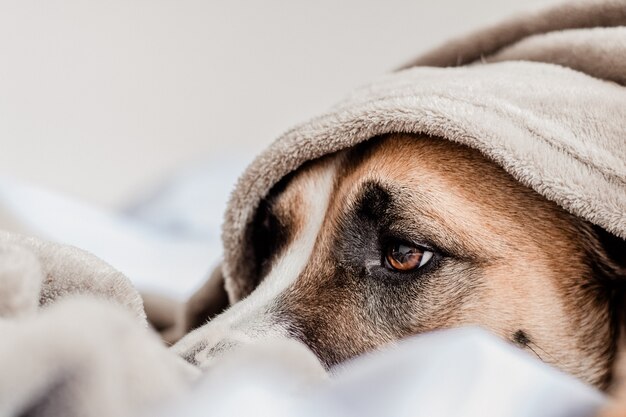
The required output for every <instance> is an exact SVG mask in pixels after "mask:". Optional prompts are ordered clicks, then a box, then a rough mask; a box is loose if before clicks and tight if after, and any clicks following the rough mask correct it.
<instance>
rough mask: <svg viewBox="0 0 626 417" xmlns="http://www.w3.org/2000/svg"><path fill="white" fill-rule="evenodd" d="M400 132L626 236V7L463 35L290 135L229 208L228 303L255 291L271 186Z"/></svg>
mask: <svg viewBox="0 0 626 417" xmlns="http://www.w3.org/2000/svg"><path fill="white" fill-rule="evenodd" d="M400 132H401V133H415V134H422V135H423V134H426V135H430V136H433V137H438V138H442V139H446V140H450V141H454V142H458V143H461V144H463V145H466V146H470V147H472V148H476V149H478V150H479V151H481V152H482V153H483V154H484V155H485V156H487V157H488V158H490V159H491V160H493V161H494V162H495V163H497V164H498V165H500V166H501V167H502V168H504V169H505V170H506V171H507V172H508V173H509V174H511V175H512V176H513V177H514V178H515V179H517V180H518V181H520V182H521V183H523V184H524V185H526V186H528V187H531V188H532V189H534V190H535V191H536V192H538V193H539V194H541V195H543V196H544V197H546V198H547V199H549V200H552V201H554V202H556V203H558V204H559V205H560V206H562V207H563V208H565V209H566V210H568V211H569V212H571V213H573V214H575V215H577V216H579V217H581V218H583V219H585V220H587V221H589V222H591V223H593V224H595V225H597V226H600V227H602V228H604V229H605V230H607V231H609V232H611V233H613V234H614V235H616V236H619V237H621V238H622V239H624V238H626V2H625V1H624V0H602V1H591V2H590V1H585V2H569V3H567V4H564V5H562V6H559V7H556V8H553V9H550V10H548V11H543V12H540V13H534V14H528V15H526V16H523V17H520V18H516V19H513V20H509V21H506V22H504V23H502V24H499V25H497V26H495V27H492V28H488V29H485V30H482V31H479V32H477V33H474V34H473V35H470V36H465V37H463V38H459V39H457V40H454V41H452V42H449V43H447V44H445V45H443V46H442V47H440V48H438V49H435V50H433V51H431V52H429V53H427V54H424V55H422V56H421V57H419V58H418V59H416V60H414V61H413V62H412V63H411V64H410V65H407V66H406V67H405V68H403V69H401V70H399V71H396V72H394V73H392V74H389V75H387V76H385V77H382V78H381V79H379V80H378V81H376V82H374V83H372V84H370V85H367V86H365V87H363V88H361V89H358V90H356V91H354V92H353V93H352V94H351V95H350V96H349V97H348V98H347V99H346V100H345V101H343V102H342V103H340V104H338V105H337V106H335V107H334V108H333V109H331V110H330V111H329V112H327V113H326V114H323V115H321V116H319V117H316V118H314V119H312V120H310V121H308V122H306V123H303V124H301V125H299V126H297V127H296V128H294V129H292V130H290V131H288V132H287V133H285V134H284V135H283V136H282V137H280V138H279V139H278V140H276V141H275V142H274V143H273V144H272V145H271V146H270V147H269V148H268V149H267V150H266V151H265V152H264V153H262V154H261V155H260V156H259V157H258V158H257V159H256V160H255V161H254V162H253V163H252V164H251V165H250V166H249V167H248V169H247V170H246V171H245V173H244V174H243V176H242V177H241V178H240V180H239V182H238V184H237V186H236V188H235V190H234V192H233V194H232V196H231V199H230V203H229V206H228V209H227V210H226V217H225V222H224V226H223V236H222V237H223V243H224V260H223V265H222V272H223V274H224V278H225V283H226V290H227V292H228V296H229V298H230V301H231V302H235V301H237V300H239V299H240V298H242V297H243V296H245V295H247V294H248V293H249V292H250V291H251V290H252V288H253V285H254V280H253V279H252V270H251V266H250V263H249V262H247V260H249V259H251V256H252V254H251V253H249V251H250V250H251V249H250V248H251V247H252V245H250V244H248V243H249V241H248V240H249V239H250V232H249V226H250V224H251V222H252V221H253V218H254V215H255V211H256V209H257V207H258V206H259V203H260V201H261V200H262V199H263V198H264V197H265V196H266V195H267V194H268V192H269V191H270V190H271V188H272V186H274V185H275V184H277V182H279V181H280V180H281V179H282V178H283V177H285V176H286V175H287V174H289V173H291V172H293V171H294V170H297V169H298V167H300V166H301V165H302V164H304V163H305V162H307V161H309V160H312V159H315V158H319V157H322V156H324V155H327V154H330V153H333V152H336V151H339V150H342V149H346V148H349V147H353V146H355V145H357V144H359V143H361V142H364V141H366V140H368V139H371V138H373V137H375V136H379V135H383V134H387V133H400Z"/></svg>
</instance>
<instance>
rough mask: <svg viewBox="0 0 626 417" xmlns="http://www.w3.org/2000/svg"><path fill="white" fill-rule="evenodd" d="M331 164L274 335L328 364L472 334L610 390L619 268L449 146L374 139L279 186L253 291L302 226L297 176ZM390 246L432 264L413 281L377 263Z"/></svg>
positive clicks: (562, 217) (581, 226)
mask: <svg viewBox="0 0 626 417" xmlns="http://www.w3.org/2000/svg"><path fill="white" fill-rule="evenodd" d="M337 159H339V161H340V163H339V164H338V165H339V166H340V167H341V168H340V169H339V171H338V172H337V174H336V177H335V185H334V190H333V192H332V199H331V202H330V205H329V207H328V209H327V212H326V215H325V218H324V221H323V225H322V227H321V230H320V232H319V234H318V235H317V238H316V241H315V246H314V249H313V253H312V255H311V256H310V258H309V261H308V263H307V264H306V267H305V268H304V270H303V271H302V272H301V273H300V275H299V276H298V277H297V279H295V281H294V282H293V283H292V284H291V285H290V286H289V287H288V288H287V289H286V290H285V291H282V292H281V293H280V295H278V296H277V297H276V299H275V300H273V302H272V303H271V305H270V306H268V307H267V309H266V310H265V313H267V314H268V315H269V316H271V318H272V319H271V320H272V323H274V325H275V326H280V327H281V328H283V329H285V331H286V332H287V333H288V334H289V335H291V336H292V337H296V338H299V339H301V340H302V341H304V342H305V343H307V344H308V345H309V347H310V348H311V349H312V350H313V351H314V352H315V353H316V354H317V355H318V357H319V358H320V359H321V360H322V361H323V362H324V363H325V364H327V365H328V366H332V365H334V364H336V363H340V362H342V361H344V360H346V359H348V358H350V357H352V356H355V355H358V354H360V353H363V352H365V351H368V350H372V349H377V348H380V347H382V346H384V345H386V344H388V343H391V342H393V341H395V340H398V339H400V338H402V337H405V336H408V335H412V334H417V333H421V332H425V331H429V330H434V329H440V328H446V327H457V326H462V325H480V326H483V327H486V328H488V329H491V330H492V331H493V332H495V333H496V334H498V335H500V336H501V337H503V338H505V339H507V340H510V341H511V342H513V343H516V344H517V345H519V346H520V347H521V348H523V349H527V350H528V351H529V352H532V353H533V354H535V355H537V356H538V357H539V358H541V359H542V360H544V361H546V362H548V363H552V364H553V365H555V366H557V367H559V368H561V369H563V370H565V371H567V372H570V373H572V374H574V375H576V376H578V377H579V378H581V379H583V380H585V381H587V382H589V383H591V384H594V385H596V386H598V387H601V388H606V387H607V386H608V383H609V381H610V380H611V369H612V364H613V362H614V357H615V351H616V340H617V337H618V336H619V327H618V319H617V318H616V316H615V314H614V310H615V308H616V307H615V304H616V300H617V299H619V298H620V297H619V296H616V291H617V290H615V288H614V287H615V286H614V285H613V283H614V282H615V281H617V280H615V279H614V278H615V276H617V275H619V274H623V269H619V267H617V266H615V265H613V264H612V260H611V257H610V256H609V254H607V252H606V251H605V249H604V247H603V246H602V242H601V241H600V237H599V234H598V232H597V231H596V229H594V228H593V227H592V226H591V225H589V224H588V223H586V222H584V221H582V220H580V219H579V218H577V217H575V216H572V215H570V214H569V213H567V212H566V211H564V210H563V209H561V208H560V207H558V206H557V205H556V204H554V203H552V202H550V201H547V200H546V199H544V198H543V197H541V196H539V195H538V194H537V193H535V192H534V191H532V190H530V189H528V188H526V187H524V186H522V185H520V184H519V183H518V182H517V181H515V180H514V179H513V178H511V177H510V176H509V175H508V174H507V173H505V172H504V171H503V170H502V169H500V168H499V167H498V166H496V165H495V164H494V163H492V162H490V161H488V160H487V159H486V158H484V157H483V156H482V155H481V154H480V153H479V152H478V151H475V150H472V149H469V148H466V147H462V146H460V145H455V144H453V143H451V142H448V141H443V140H439V139H435V138H421V139H420V140H415V138H414V137H409V136H403V135H396V136H392V137H385V138H378V139H375V140H372V141H370V142H368V143H366V144H364V145H362V146H360V147H358V148H356V149H353V150H350V151H348V152H344V153H341V154H337V155H334V156H331V157H326V158H324V159H322V160H320V161H317V162H313V163H310V164H309V165H308V166H307V167H304V168H302V169H301V170H299V171H298V172H297V173H296V174H295V175H294V176H293V177H292V178H288V179H286V180H284V181H283V183H281V184H280V185H279V186H278V187H277V188H276V189H275V190H274V191H273V192H272V194H271V195H270V196H269V197H268V199H267V200H266V202H265V203H264V204H265V205H266V206H265V207H262V209H261V210H260V212H259V213H260V214H259V215H258V216H257V220H256V222H255V226H254V227H253V229H259V230H261V229H263V228H264V227H266V226H268V225H270V223H272V224H273V226H274V229H272V228H271V227H269V228H268V229H267V230H265V231H264V232H263V233H261V232H259V231H256V232H255V231H254V230H253V232H252V240H253V243H254V242H256V245H258V246H259V247H260V248H261V249H262V251H261V252H259V249H256V250H255V253H256V254H257V255H256V258H255V259H251V261H254V262H256V263H258V265H259V267H258V268H257V271H259V277H258V282H260V281H262V280H263V277H264V276H265V274H266V273H267V271H269V270H271V268H272V267H273V265H274V263H275V262H277V261H278V259H279V258H280V257H279V256H278V254H279V253H280V254H284V253H288V251H289V248H290V246H289V245H290V242H291V241H293V240H294V239H295V238H296V237H297V236H298V233H299V232H300V231H301V230H302V228H303V226H302V225H303V224H304V223H305V222H306V220H307V206H306V202H305V201H304V200H303V199H302V198H301V196H302V194H303V193H304V191H303V190H304V189H303V188H301V186H300V185H299V184H302V181H301V178H307V176H309V177H310V176H314V175H317V174H316V172H318V171H319V172H321V171H322V170H323V169H325V168H324V167H325V166H330V165H331V164H336V165H337ZM268 216H271V217H270V218H271V219H273V220H271V221H268ZM255 237H256V240H255ZM270 238H271V239H275V240H276V241H275V242H273V243H271V244H269V243H268V241H267V239H270ZM390 238H393V239H395V238H401V239H403V240H405V241H412V242H416V243H427V244H428V245H430V246H433V247H435V248H436V250H435V251H436V253H437V257H436V258H433V260H432V261H431V262H430V263H429V264H427V265H426V266H424V267H423V268H422V269H421V270H418V271H416V272H415V273H412V274H405V275H400V274H398V273H395V272H391V271H388V270H386V269H385V268H384V267H383V266H382V265H380V263H378V264H377V260H378V261H380V258H381V257H380V253H381V245H383V244H384V241H385V239H390ZM268 247H271V248H274V249H275V251H273V252H272V251H268V250H267V248H268ZM259 253H261V255H259ZM619 294H621V292H620V293H619ZM225 314H228V312H226V313H225ZM195 352H197V349H196V350H194V353H195Z"/></svg>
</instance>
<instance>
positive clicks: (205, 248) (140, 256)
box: [0, 155, 248, 299]
mask: <svg viewBox="0 0 626 417" xmlns="http://www.w3.org/2000/svg"><path fill="white" fill-rule="evenodd" d="M247 162H248V161H247V160H246V158H245V157H242V156H241V155H238V157H237V158H236V159H233V158H229V157H222V158H220V159H214V160H209V161H207V162H206V163H204V164H202V165H197V166H193V167H189V168H186V169H183V170H181V171H180V172H178V173H175V174H174V175H172V176H171V178H169V179H167V180H165V181H163V183H162V184H159V185H157V186H156V187H154V188H153V189H151V190H147V191H145V192H144V193H142V194H141V195H140V196H138V198H137V199H136V200H135V201H134V202H132V204H129V205H128V207H127V208H125V209H122V210H118V211H115V210H106V209H103V208H101V207H97V206H94V205H90V204H87V203H85V202H83V201H78V200H76V199H74V198H72V197H71V196H67V195H61V194H59V193H54V192H51V191H49V190H46V189H41V188H39V187H37V186H34V185H31V184H25V183H21V182H19V181H16V180H13V179H10V178H3V177H0V209H2V210H3V211H5V212H6V213H8V214H9V215H10V216H11V217H12V218H14V219H16V220H17V222H18V223H19V225H20V226H21V228H23V229H25V230H27V232H28V233H29V234H34V235H37V236H40V237H42V238H44V239H48V240H52V241H56V242H61V243H65V244H69V245H73V246H76V247H79V248H81V249H85V250H87V251H89V252H91V253H93V254H95V255H96V256H98V257H99V258H101V259H103V260H104V261H106V262H108V263H109V264H111V265H112V266H113V267H115V268H116V269H118V270H119V271H121V272H122V273H124V274H125V275H126V276H128V277H129V278H130V279H131V281H132V282H133V283H134V284H135V285H136V286H137V287H138V288H139V289H140V290H148V291H156V292H161V293H165V294H168V295H170V296H174V297H176V298H179V299H186V298H187V297H188V296H189V295H191V294H192V293H193V291H194V290H195V289H196V288H197V287H198V286H200V285H201V284H202V282H203V281H204V280H205V278H206V276H207V274H208V272H210V270H211V269H212V267H213V265H214V264H215V263H216V262H217V261H218V260H219V257H220V254H221V241H220V225H221V222H222V217H223V213H224V209H225V206H226V200H227V198H228V195H229V193H230V191H231V189H232V188H233V186H234V183H235V181H236V179H237V176H238V175H239V173H240V172H241V171H242V170H243V168H244V167H245V165H246V164H247Z"/></svg>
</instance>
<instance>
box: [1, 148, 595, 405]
mask: <svg viewBox="0 0 626 417" xmlns="http://www.w3.org/2000/svg"><path fill="white" fill-rule="evenodd" d="M242 165H244V163H243V162H239V163H237V162H235V161H229V160H223V161H221V162H212V163H211V164H207V165H206V166H204V167H198V168H194V169H188V170H185V171H183V172H181V173H180V174H179V175H176V176H174V177H173V178H172V179H171V180H170V181H168V182H167V183H165V184H164V185H163V186H162V187H157V189H156V191H154V192H151V193H147V194H146V197H145V198H144V199H142V200H141V199H140V200H139V201H138V202H137V203H135V204H134V205H133V206H132V207H130V208H128V209H126V210H123V211H119V212H114V211H107V210H103V209H101V208H97V207H93V206H90V205H88V204H85V203H83V202H80V201H76V200H73V199H71V198H68V197H66V196H59V195H57V194H55V193H51V192H49V191H46V190H41V189H38V188H36V187H32V186H28V185H24V184H20V183H17V182H15V181H12V180H9V179H6V178H5V179H1V178H0V204H2V209H3V210H6V211H8V212H9V213H10V214H11V215H13V216H14V217H15V218H17V219H18V220H19V221H20V222H22V223H23V224H24V225H25V226H26V228H27V229H29V230H32V231H34V232H35V233H37V234H39V235H40V236H43V237H45V238H48V239H52V240H56V241H60V242H63V243H69V244H72V245H75V246H78V247H80V248H83V249H87V250H89V251H91V252H93V253H94V254H96V255H97V256H99V257H101V258H102V259H104V260H105V261H107V262H109V263H110V264H111V265H113V266H114V267H116V268H117V269H119V270H121V271H122V272H124V273H125V274H126V275H127V276H129V277H130V278H131V279H132V280H133V282H134V283H135V285H137V286H138V287H139V288H140V289H152V290H156V291H161V292H163V293H166V294H169V295H174V296H177V297H180V298H181V299H182V298H184V297H186V296H188V295H189V294H190V293H191V292H192V291H193V290H194V288H195V287H196V286H197V285H199V284H200V283H201V282H202V281H203V279H204V276H205V274H206V272H207V271H208V270H209V269H210V268H211V265H212V264H213V263H214V262H215V261H216V260H217V259H218V257H219V253H220V242H219V224H220V222H221V218H222V211H223V207H224V204H225V201H226V198H227V194H228V192H229V191H230V189H231V187H232V184H233V183H234V181H235V179H236V175H237V173H238V172H239V171H240V168H241V167H242ZM294 346H295V347H294ZM298 346H299V345H290V346H282V347H281V346H278V347H277V348H276V349H273V348H272V346H271V344H270V345H266V346H257V347H248V348H245V349H243V350H240V351H237V352H233V353H232V354H231V355H230V357H228V356H227V357H226V358H224V359H223V360H221V361H220V362H218V364H217V365H216V366H215V368H214V369H211V370H209V371H208V372H207V374H206V376H205V377H204V379H203V380H202V381H201V383H200V384H199V385H198V386H197V387H196V389H195V390H194V391H193V392H191V393H189V395H188V396H187V397H185V398H183V399H181V400H180V401H178V402H176V403H175V404H169V405H168V406H167V407H164V408H160V409H159V410H151V411H150V413H148V414H147V415H150V416H160V417H174V416H206V415H242V416H244V415H245V416H265V415H267V416H270V415H271V416H287V415H289V416H292V415H302V416H318V415H324V416H392V415H395V416H425V417H437V416H442V417H443V416H446V417H459V416H464V417H473V416H476V417H478V416H480V417H488V416H506V417H541V416H545V417H557V416H558V417H561V416H562V417H579V416H580V417H582V416H591V415H594V411H595V410H596V409H597V408H598V407H599V406H600V404H602V403H603V402H604V401H605V400H604V397H603V396H602V395H601V394H600V393H599V392H597V391H596V390H594V389H593V388H591V387H588V386H586V385H584V384H582V383H580V382H579V381H577V380H575V379H574V378H573V377H571V376H568V375H565V374H562V373H560V372H558V371H557V370H555V369H553V368H551V367H549V366H547V365H545V364H543V363H541V362H539V361H538V360H537V359H535V358H533V357H531V356H529V355H527V354H526V353H524V352H522V351H519V350H518V349H516V348H513V347H512V346H509V345H508V344H506V343H504V342H502V341H500V340H498V339H496V338H495V337H493V336H490V335H488V334H487V333H486V332H484V331H481V330H478V329H457V330H452V331H444V332H436V333H433V334H427V335H421V336H417V337H414V338H412V339H409V340H406V341H403V342H401V343H399V344H398V345H397V346H396V347H394V348H392V349H387V350H384V351H382V352H377V353H373V354H370V355H366V356H364V357H361V358H358V359H356V360H354V361H352V362H350V363H348V364H346V365H344V366H342V367H341V368H340V369H336V370H334V372H333V374H332V375H331V376H330V378H324V377H322V376H321V372H320V369H319V365H318V364H317V362H316V361H315V359H314V358H313V356H312V354H311V353H310V352H309V351H308V350H305V349H302V348H298ZM286 350H289V351H290V352H291V353H288V352H287V353H286Z"/></svg>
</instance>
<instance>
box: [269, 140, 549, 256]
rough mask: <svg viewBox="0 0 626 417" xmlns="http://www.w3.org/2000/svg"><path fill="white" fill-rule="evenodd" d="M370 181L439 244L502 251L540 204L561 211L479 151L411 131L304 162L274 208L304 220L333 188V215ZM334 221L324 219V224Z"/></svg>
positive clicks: (522, 236) (526, 229)
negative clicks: (328, 181) (326, 181)
mask: <svg viewBox="0 0 626 417" xmlns="http://www.w3.org/2000/svg"><path fill="white" fill-rule="evenodd" d="M328 175H331V176H332V177H333V184H334V185H333V186H332V187H323V188H319V189H318V188H316V185H315V184H316V182H319V181H320V178H326V177H327V176H328ZM372 183H374V184H379V185H381V186H382V187H384V188H385V189H386V190H387V191H388V192H389V194H390V195H391V197H392V198H393V200H394V201H395V203H396V204H395V205H396V207H398V208H399V209H398V211H399V212H400V213H399V217H403V218H405V219H407V220H408V224H404V225H402V226H403V227H407V228H410V227H412V226H414V227H416V228H417V227H423V229H428V231H430V232H431V234H432V235H436V236H437V237H439V238H440V239H447V242H443V244H444V246H445V245H446V244H447V245H448V246H456V247H457V248H459V250H461V251H468V252H477V253H478V252H484V251H485V250H488V249H492V250H493V251H495V252H501V251H502V250H504V246H506V245H510V242H511V241H512V240H513V239H518V240H519V241H520V242H522V241H524V240H528V239H529V238H528V236H530V235H532V230H531V229H533V228H538V227H540V226H541V225H540V224H539V223H536V222H534V221H533V220H532V219H533V218H537V217H540V216H545V213H546V211H545V210H548V212H553V213H554V215H555V217H558V216H559V215H560V214H559V213H558V212H557V211H558V210H557V209H556V207H555V205H554V204H552V203H550V202H548V201H547V200H545V199H544V198H542V197H541V196H539V195H538V194H536V193H535V192H533V191H532V190H530V189H528V188H526V187H524V186H523V185H521V184H519V183H518V182H517V181H515V180H514V179H513V178H512V177H511V176H510V175H508V174H507V173H506V172H504V171H503V170H502V169H501V168H499V167H498V166H497V165H495V164H494V163H493V162H491V161H489V160H488V159H486V158H485V157H483V156H482V155H481V154H480V153H479V152H477V151H475V150H473V149H470V148H467V147H464V146H461V145H456V144H454V143H451V142H449V141H445V140H441V139H437V138H427V137H422V138H416V137H415V136H408V135H392V136H387V137H383V138H376V139H373V140H371V141H369V142H367V143H365V144H363V145H361V146H359V147H356V148H353V149H350V150H346V151H342V152H339V153H336V154H333V155H330V156H327V157H324V158H322V159H320V160H317V161H314V162H312V163H309V164H307V165H305V166H304V167H302V168H301V169H299V170H298V171H297V172H295V173H294V174H293V175H292V177H291V178H290V179H289V182H288V183H287V185H286V187H284V188H283V190H282V191H281V192H280V193H279V194H277V195H276V196H275V197H274V200H273V205H274V213H276V214H277V215H279V216H284V217H285V218H289V219H290V221H291V223H292V224H304V223H306V218H307V215H308V214H307V213H308V212H309V211H310V209H309V206H310V205H311V204H312V202H313V201H315V199H316V198H322V197H326V196H322V195H321V194H322V193H326V194H331V195H330V204H329V206H328V212H327V217H329V218H330V219H331V220H332V219H333V218H338V217H340V216H341V215H342V214H344V213H346V212H347V211H349V210H351V209H353V208H354V207H355V205H356V204H358V202H359V201H360V200H361V199H363V197H364V188H365V186H366V185H368V184H372ZM305 195H308V196H313V199H311V198H303V196H305ZM485 213H489V215H488V216H485ZM418 220H419V221H418ZM331 225H332V222H328V225H327V226H325V228H329V227H331ZM323 229H324V228H323ZM323 229H322V230H323Z"/></svg>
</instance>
